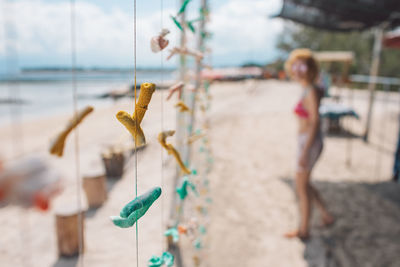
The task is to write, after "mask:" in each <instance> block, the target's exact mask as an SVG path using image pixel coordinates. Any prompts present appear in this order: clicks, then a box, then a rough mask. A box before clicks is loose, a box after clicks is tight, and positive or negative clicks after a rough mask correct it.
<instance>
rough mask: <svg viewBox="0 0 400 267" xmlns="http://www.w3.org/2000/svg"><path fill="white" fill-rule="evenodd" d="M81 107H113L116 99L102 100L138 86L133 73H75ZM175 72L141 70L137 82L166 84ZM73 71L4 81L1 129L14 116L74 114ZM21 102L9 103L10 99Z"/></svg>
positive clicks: (24, 118) (34, 72)
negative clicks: (14, 114)
mask: <svg viewBox="0 0 400 267" xmlns="http://www.w3.org/2000/svg"><path fill="white" fill-rule="evenodd" d="M75 77H76V85H77V93H78V107H79V108H81V107H84V106H86V105H93V106H94V107H102V106H107V105H112V104H113V100H112V99H110V98H107V97H101V96H102V95H104V94H107V93H109V92H110V91H113V90H121V89H128V88H129V87H130V86H131V85H132V84H133V83H134V74H133V70H131V69H125V70H121V69H120V70H115V69H114V70H111V69H109V70H104V69H102V70H94V69H91V70H83V71H82V70H77V71H76V72H75ZM174 77H175V71H174V70H173V69H163V70H160V69H138V70H137V72H136V81H137V83H138V84H140V83H142V82H154V83H159V82H164V81H170V80H173V79H174ZM72 88H73V83H72V74H71V70H66V69H64V70H61V69H57V70H48V69H47V70H45V69H35V70H24V71H21V72H20V73H19V74H18V75H15V76H14V78H12V79H11V82H10V79H4V77H3V80H0V127H1V126H5V125H8V124H10V123H11V122H12V115H11V114H12V113H17V114H19V116H20V117H21V120H22V121H29V120H32V119H38V118H42V117H50V116H54V115H59V114H65V113H67V112H70V111H71V107H72V105H73V103H72ZM11 99H12V100H17V101H16V102H17V103H9V101H8V100H11Z"/></svg>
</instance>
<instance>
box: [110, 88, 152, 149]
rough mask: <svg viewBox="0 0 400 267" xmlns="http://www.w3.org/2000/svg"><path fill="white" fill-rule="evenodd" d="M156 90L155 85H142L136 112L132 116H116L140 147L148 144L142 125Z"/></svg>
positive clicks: (119, 113) (126, 114)
mask: <svg viewBox="0 0 400 267" xmlns="http://www.w3.org/2000/svg"><path fill="white" fill-rule="evenodd" d="M155 90H156V86H155V84H154V83H142V84H141V86H140V94H139V99H138V101H137V103H136V105H135V111H134V113H133V115H132V116H131V115H130V114H129V113H128V112H125V111H119V112H118V113H117V115H116V117H117V119H118V120H119V121H120V122H121V123H122V124H123V125H124V126H125V127H126V129H127V130H128V131H129V132H130V133H131V135H132V136H133V138H134V139H135V145H136V146H138V147H140V146H143V145H145V144H146V138H145V136H144V133H143V130H142V128H141V127H140V123H141V122H142V120H143V117H144V114H145V113H146V111H147V107H148V105H149V103H150V100H151V97H152V95H153V93H154V91H155Z"/></svg>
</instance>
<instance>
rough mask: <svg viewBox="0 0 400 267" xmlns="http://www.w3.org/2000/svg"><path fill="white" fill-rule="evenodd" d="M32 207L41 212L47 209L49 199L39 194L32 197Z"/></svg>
mask: <svg viewBox="0 0 400 267" xmlns="http://www.w3.org/2000/svg"><path fill="white" fill-rule="evenodd" d="M33 205H34V206H35V207H37V208H38V209H40V210H42V211H47V210H48V209H49V199H48V198H47V197H46V196H44V195H42V194H41V193H40V192H39V193H36V194H35V195H34V196H33Z"/></svg>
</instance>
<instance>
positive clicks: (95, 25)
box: [0, 0, 282, 66]
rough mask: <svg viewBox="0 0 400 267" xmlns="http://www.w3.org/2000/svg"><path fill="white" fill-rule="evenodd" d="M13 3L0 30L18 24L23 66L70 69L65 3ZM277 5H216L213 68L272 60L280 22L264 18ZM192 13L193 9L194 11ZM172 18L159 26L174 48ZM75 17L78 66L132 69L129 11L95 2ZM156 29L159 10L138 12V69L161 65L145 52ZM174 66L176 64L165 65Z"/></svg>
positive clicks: (81, 6)
mask: <svg viewBox="0 0 400 267" xmlns="http://www.w3.org/2000/svg"><path fill="white" fill-rule="evenodd" d="M3 2H5V0H3ZM13 2H14V3H15V4H14V6H13V7H12V9H11V10H10V7H9V8H8V9H4V10H6V11H5V13H6V15H7V16H0V25H4V22H5V21H9V20H14V21H15V22H17V23H16V33H17V36H18V42H17V43H18V45H17V50H18V54H19V58H20V63H21V65H22V66H37V65H68V64H69V62H70V53H71V50H70V47H71V45H70V40H71V35H70V4H69V1H45V0H15V1H13ZM279 3H280V0H273V1H265V0H252V1H242V0H231V1H226V2H224V3H223V4H220V3H219V5H218V7H217V8H216V9H215V10H214V9H213V8H212V6H211V11H212V13H211V22H210V25H209V29H210V30H211V31H212V32H213V34H214V39H213V40H212V41H211V43H210V45H211V46H212V48H213V52H214V55H213V56H214V58H216V59H217V60H218V61H219V62H215V63H217V64H218V63H219V64H224V63H225V64H226V63H241V62H242V61H243V60H245V59H246V58H248V56H249V54H251V55H253V56H255V57H256V58H257V59H267V58H270V57H271V55H272V54H273V53H274V40H275V36H276V34H277V33H278V32H279V31H280V30H281V29H282V25H281V22H280V21H279V20H277V21H276V20H271V19H268V18H267V15H268V14H271V13H269V11H270V10H272V9H274V8H275V9H276V6H277V5H279ZM3 4H4V3H3ZM211 4H212V2H211ZM192 8H193V9H194V6H193V7H192ZM196 10H197V9H196ZM175 12H176V10H175V9H171V8H169V9H165V10H164V11H163V23H164V25H165V26H166V27H168V28H169V29H171V31H172V33H171V34H170V35H169V36H168V37H169V39H170V41H171V44H170V45H174V44H175V43H176V41H177V35H178V34H179V32H178V30H177V29H176V27H175V26H174V25H173V24H172V22H171V20H170V18H169V15H170V14H173V13H175ZM141 13H142V14H141ZM75 14H76V29H77V31H76V44H77V55H78V56H77V58H78V64H80V65H84V66H132V64H133V17H132V10H123V9H121V8H118V7H115V8H111V9H104V8H101V7H100V6H98V5H96V4H94V3H93V2H91V3H89V2H85V1H83V0H80V1H77V2H76V12H75ZM194 16H195V15H194ZM2 17H3V19H2ZM2 20H3V21H2ZM160 23H161V10H155V11H152V12H138V15H137V64H138V66H159V65H160V54H153V53H151V51H150V47H149V40H150V38H151V37H152V36H153V35H155V34H157V33H158V32H159V31H160ZM0 36H1V37H0V38H4V37H5V36H8V38H6V39H10V38H9V36H10V35H9V34H6V32H5V31H4V27H2V29H1V30H0ZM1 40H2V39H0V43H2V44H3V46H0V57H1V56H3V57H4V55H5V51H6V49H5V45H4V43H5V42H1ZM164 56H166V53H164ZM173 63H175V61H172V62H171V63H169V64H173ZM165 64H168V63H165Z"/></svg>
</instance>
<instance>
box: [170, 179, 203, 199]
mask: <svg viewBox="0 0 400 267" xmlns="http://www.w3.org/2000/svg"><path fill="white" fill-rule="evenodd" d="M188 187H190V188H191V189H192V191H193V192H194V193H195V194H196V196H198V195H199V193H198V192H197V190H196V186H195V185H194V184H193V183H191V182H189V179H188V177H187V176H185V177H184V178H183V182H182V185H181V187H177V188H176V192H177V193H178V195H179V198H180V199H181V200H183V199H185V198H186V196H187V194H188V191H187V188H188Z"/></svg>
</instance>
